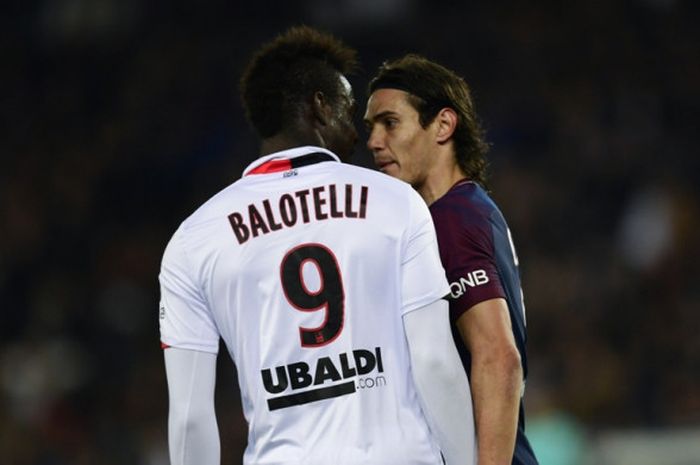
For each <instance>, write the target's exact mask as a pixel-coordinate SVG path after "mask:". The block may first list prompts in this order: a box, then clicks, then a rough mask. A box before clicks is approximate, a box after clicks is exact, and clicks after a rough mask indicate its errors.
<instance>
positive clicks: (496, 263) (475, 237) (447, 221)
mask: <svg viewBox="0 0 700 465" xmlns="http://www.w3.org/2000/svg"><path fill="white" fill-rule="evenodd" d="M430 212H431V214H432V216H433V221H434V223H435V229H436V231H437V237H438V244H439V247H440V257H441V258H442V264H443V266H444V268H445V272H446V274H447V280H448V281H449V283H450V291H451V295H450V297H451V298H450V318H451V320H452V322H453V325H452V330H453V335H454V337H455V341H456V342H457V348H458V350H459V352H460V356H461V357H462V363H463V364H464V367H465V370H466V371H467V374H468V375H469V374H470V371H471V370H470V368H471V355H470V354H469V352H468V351H467V349H466V347H465V345H464V344H463V343H462V339H461V337H460V336H459V333H458V332H457V329H456V326H455V325H454V322H456V321H457V319H458V318H459V317H460V316H461V315H462V314H463V313H464V312H466V311H467V310H468V309H470V308H471V307H473V306H474V305H476V304H478V303H480V302H483V301H486V300H489V299H494V298H499V297H500V298H503V299H505V300H506V302H507V304H508V312H509V313H510V320H511V323H512V327H513V336H514V337H515V343H516V345H517V347H518V350H519V351H520V358H521V360H522V365H523V374H524V376H525V377H526V378H527V352H526V350H525V343H526V341H527V332H526V317H525V305H524V303H523V294H522V290H521V286H520V273H519V270H518V257H517V255H516V253H515V248H514V246H513V240H512V237H511V234H510V230H509V229H508V225H507V223H506V221H505V218H504V217H503V214H502V213H501V211H500V210H499V209H498V207H497V206H496V204H495V203H494V202H493V200H492V199H491V197H489V195H488V194H487V193H486V191H484V189H482V188H481V187H480V186H479V185H478V184H476V183H474V182H470V181H461V182H459V183H457V184H455V185H454V186H453V187H452V188H451V189H450V190H449V191H448V192H447V194H445V195H444V196H443V197H441V198H440V199H438V200H437V201H435V202H434V203H433V204H432V205H431V206H430ZM513 465H537V459H536V458H535V455H534V453H533V452H532V448H531V447H530V444H529V442H528V440H527V438H526V437H525V417H524V410H523V404H522V400H521V402H520V417H519V419H518V434H517V438H516V444H515V454H514V457H513Z"/></svg>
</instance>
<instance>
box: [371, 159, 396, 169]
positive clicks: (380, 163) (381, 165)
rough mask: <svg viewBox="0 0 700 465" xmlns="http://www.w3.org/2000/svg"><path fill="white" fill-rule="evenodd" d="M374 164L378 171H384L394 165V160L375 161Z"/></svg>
mask: <svg viewBox="0 0 700 465" xmlns="http://www.w3.org/2000/svg"><path fill="white" fill-rule="evenodd" d="M374 164H375V165H376V166H377V168H379V170H380V171H386V170H387V169H388V168H389V167H390V166H391V165H396V162H395V161H394V160H375V161H374Z"/></svg>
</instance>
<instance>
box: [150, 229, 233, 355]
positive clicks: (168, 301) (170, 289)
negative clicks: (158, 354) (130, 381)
mask: <svg viewBox="0 0 700 465" xmlns="http://www.w3.org/2000/svg"><path fill="white" fill-rule="evenodd" d="M192 271H193V269H192V265H191V264H190V262H189V260H188V256H187V253H186V251H185V247H184V237H183V232H182V228H181V229H179V230H178V231H177V232H176V233H175V234H174V235H173V237H172V238H171V239H170V242H169V243H168V245H167V247H166V248H165V253H164V254H163V260H162V263H161V269H160V275H159V276H158V280H159V282H160V316H159V319H160V340H161V344H162V345H163V346H164V347H177V348H180V349H191V350H199V351H203V352H209V353H214V354H215V353H218V350H219V332H218V329H217V327H216V323H215V322H214V318H213V316H212V313H211V311H210V309H209V307H208V305H207V303H206V300H205V299H204V297H203V296H202V292H201V290H200V286H199V285H198V284H197V281H196V280H195V279H194V278H193V277H192V274H193V273H192Z"/></svg>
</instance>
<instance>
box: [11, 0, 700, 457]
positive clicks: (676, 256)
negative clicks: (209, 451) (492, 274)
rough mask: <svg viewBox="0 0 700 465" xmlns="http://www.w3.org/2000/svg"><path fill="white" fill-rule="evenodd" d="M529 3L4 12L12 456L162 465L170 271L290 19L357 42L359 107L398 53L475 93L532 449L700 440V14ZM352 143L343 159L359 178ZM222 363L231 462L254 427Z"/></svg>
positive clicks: (652, 5) (65, 4)
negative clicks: (514, 290) (245, 72)
mask: <svg viewBox="0 0 700 465" xmlns="http://www.w3.org/2000/svg"><path fill="white" fill-rule="evenodd" d="M526 3H529V4H526ZM533 3H534V2H518V1H515V0H512V1H501V2H495V1H494V2H457V1H447V0H430V1H429V0H412V1H411V0H354V1H353V0H341V1H336V2H324V1H321V0H306V1H300V0H297V1H280V2H266V1H257V2H245V3H244V2H230V1H223V0H222V1H205V2H177V1H176V2H171V1H164V0H157V1H149V2H145V1H140V0H45V1H40V2H10V3H8V4H6V5H5V7H4V8H3V10H5V11H4V13H3V14H2V15H0V16H1V19H0V25H1V26H2V27H1V28H0V30H1V32H0V40H1V42H0V44H1V45H0V47H1V48H0V50H1V52H2V54H1V57H2V58H1V59H0V70H1V73H0V76H1V79H0V83H1V86H2V87H1V90H0V108H1V112H0V115H1V118H2V120H1V121H0V130H1V131H2V132H1V133H0V160H1V164H0V309H1V311H0V461H1V462H2V463H3V464H31V465H35V464H36V465H44V464H46V465H54V464H55V465H63V464H93V463H94V464H105V465H109V464H127V463H128V464H144V465H146V464H148V465H156V464H158V465H160V464H164V463H167V456H166V418H167V389H166V385H165V378H164V369H163V363H162V353H161V349H160V348H159V340H158V324H157V320H158V319H157V311H158V310H157V309H158V305H157V304H158V284H157V275H158V269H159V262H160V256H161V254H162V251H163V248H164V247H165V244H166V242H167V240H168V239H169V237H170V235H171V234H172V233H173V232H174V230H175V229H176V228H177V226H178V224H179V222H180V221H182V220H183V219H184V218H185V217H186V216H187V215H188V214H189V213H190V212H192V211H193V210H194V209H195V208H196V207H197V206H198V205H199V204H200V203H201V202H203V201H204V200H206V199H207V198H208V197H210V196H211V195H212V194H214V193H216V192H217V191H218V190H220V189H221V188H223V187H224V186H226V185H227V184H229V183H231V182H232V181H234V180H235V179H237V178H238V177H239V176H240V174H241V171H242V169H243V168H244V167H245V166H246V165H247V164H248V163H249V162H251V161H252V160H253V159H254V158H255V157H256V155H257V150H258V149H257V142H256V139H255V136H254V134H253V133H252V131H251V130H250V129H249V128H248V127H247V125H246V123H245V120H244V118H243V113H242V110H241V106H240V102H239V100H238V97H237V81H238V78H239V76H240V73H241V70H242V67H243V66H244V64H245V62H246V59H247V58H248V57H249V56H250V54H251V52H252V51H253V50H254V49H255V48H256V47H257V46H259V45H260V44H261V43H262V42H263V41H266V40H268V39H270V38H272V37H273V36H274V35H276V34H278V33H280V32H282V31H283V30H284V29H286V28H287V27H288V26H290V25H294V24H301V23H305V24H309V25H312V26H317V27H320V28H322V29H324V30H327V31H330V32H333V33H334V34H336V35H337V36H339V37H341V38H342V39H344V40H345V41H346V42H347V43H348V44H349V45H351V46H353V47H355V48H357V49H358V50H359V52H360V58H361V61H362V63H363V69H362V70H361V71H360V72H359V73H358V74H357V75H356V76H353V77H352V78H351V81H352V82H353V84H354V85H355V91H356V96H357V99H358V103H359V105H360V108H361V113H362V112H363V111H364V104H365V102H366V95H365V86H366V83H367V81H368V79H369V78H370V77H371V76H372V74H373V73H374V71H375V70H376V68H377V66H378V65H379V64H380V63H381V62H382V61H383V60H384V59H386V58H392V57H397V56H399V55H401V54H403V53H406V52H418V53H421V54H424V55H426V56H428V57H429V58H432V59H435V60H437V61H440V62H442V63H443V64H445V65H447V66H449V67H451V68H453V69H455V70H456V71H458V72H459V73H460V74H461V75H463V76H464V77H465V79H466V80H467V82H468V83H469V84H470V85H471V87H472V89H473V93H474V97H475V100H476V105H477V110H478V112H479V114H480V116H481V118H482V120H483V122H484V126H485V128H486V130H487V134H488V140H489V142H490V143H491V144H492V150H491V152H490V155H489V157H490V163H491V188H492V192H493V197H494V198H495V200H496V201H497V202H498V203H499V205H500V206H501V208H502V210H503V212H504V214H505V215H506V218H507V219H508V220H509V223H510V227H511V230H512V231H513V235H514V239H515V242H516V246H517V247H518V253H519V257H520V262H521V270H522V275H523V287H524V292H525V302H526V305H527V311H528V313H527V316H528V326H529V343H528V344H529V346H528V347H529V360H530V365H531V376H530V379H529V382H528V394H527V400H528V419H529V422H530V423H531V424H532V425H533V428H535V429H534V430H533V436H537V434H539V433H537V431H540V430H538V429H537V428H538V427H542V425H543V424H547V423H546V422H547V419H551V418H554V417H556V418H559V419H562V418H564V419H565V424H566V425H567V427H568V428H570V429H571V431H573V432H574V433H575V435H577V436H576V437H578V438H579V439H581V440H583V441H591V442H594V441H595V440H596V438H597V437H598V435H599V434H600V432H601V431H606V430H610V429H630V430H639V429H649V428H651V429H654V430H673V429H676V428H687V427H697V426H698V425H700V342H699V341H700V339H699V338H698V337H697V333H698V330H699V329H700V316H699V313H700V273H699V272H698V266H697V264H698V261H699V260H700V246H699V245H698V230H699V226H700V219H699V216H698V214H699V213H700V192H699V190H700V182H699V181H700V161H699V157H698V153H697V145H696V141H697V131H698V128H699V127H700V126H699V124H698V123H699V119H698V110H699V107H700V60H698V57H699V56H700V53H699V52H700V43H699V41H698V39H699V33H698V31H699V30H700V28H698V26H697V22H698V19H699V18H700V15H698V9H699V8H698V6H697V5H698V4H697V2H692V1H690V0H688V1H681V0H636V1H608V2H554V1H544V2H537V6H534V5H533ZM359 122H360V120H359V118H358V123H359ZM360 137H361V141H360V143H359V144H358V147H357V152H356V157H355V160H354V162H355V163H357V164H360V165H364V166H371V156H370V154H369V152H368V151H367V149H366V148H365V146H364V141H365V140H366V133H364V130H360ZM219 360H220V365H221V366H220V368H221V369H220V373H219V384H218V388H217V405H218V413H219V423H220V426H221V430H222V444H223V456H224V459H225V461H224V463H238V462H239V461H240V456H241V453H242V448H243V447H244V446H245V441H246V427H245V424H244V422H243V418H242V414H241V412H240V406H239V404H238V397H237V396H238V393H237V388H236V385H235V375H234V372H233V370H232V367H231V362H230V360H229V358H228V355H227V354H226V352H225V351H222V356H221V357H219ZM542 438H544V439H542ZM533 442H537V446H538V447H543V446H541V445H540V444H545V445H546V443H547V436H546V435H545V436H544V437H542V436H537V437H535V438H533ZM570 463H574V462H570ZM576 463H578V462H576ZM543 465H545V464H544V463H543Z"/></svg>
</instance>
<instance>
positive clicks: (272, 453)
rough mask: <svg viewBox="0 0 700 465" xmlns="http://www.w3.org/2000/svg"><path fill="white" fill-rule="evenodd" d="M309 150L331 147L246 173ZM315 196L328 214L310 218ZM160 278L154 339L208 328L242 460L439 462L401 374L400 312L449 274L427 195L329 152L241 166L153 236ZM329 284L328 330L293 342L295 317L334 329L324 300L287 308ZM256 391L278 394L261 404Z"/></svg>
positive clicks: (198, 341)
mask: <svg viewBox="0 0 700 465" xmlns="http://www.w3.org/2000/svg"><path fill="white" fill-rule="evenodd" d="M313 152H324V153H330V152H327V151H325V150H323V149H320V148H317V147H303V148H298V149H293V150H289V151H285V152H280V153H277V154H273V155H271V156H268V157H264V158H262V159H260V160H258V161H256V162H255V163H254V164H253V165H251V166H250V167H249V168H247V169H246V173H249V172H250V171H252V170H253V169H254V168H255V167H258V166H260V165H261V164H262V163H264V162H266V161H269V160H271V159H284V158H293V157H297V156H301V155H304V154H308V153H313ZM333 157H334V158H335V156H333ZM331 186H333V187H331ZM347 186H351V187H350V188H348V187H347ZM314 188H318V189H317V191H313V189H314ZM307 190H308V194H304V192H306V191H307ZM314 192H315V194H314ZM347 193H349V194H350V195H349V198H348V199H346V194H347ZM363 193H364V195H365V196H366V199H367V201H366V208H365V209H363V207H362V206H361V205H360V200H361V198H362V196H363ZM285 194H287V197H286V199H287V202H288V203H286V204H285V205H286V208H287V217H286V218H287V220H290V217H291V215H290V214H289V209H290V206H289V205H290V202H294V203H295V207H294V208H296V210H297V221H296V222H295V223H294V225H293V226H287V225H284V224H283V223H282V220H281V210H280V208H281V207H280V198H282V196H284V195H285ZM314 195H316V197H317V198H318V200H319V202H314V200H313V197H314ZM333 197H335V200H336V201H335V202H333ZM290 199H291V200H290ZM301 199H306V200H307V202H304V201H302V200H301ZM265 200H268V202H267V204H266V203H265V202H264V201H265ZM317 203H318V210H319V212H318V213H320V215H321V216H324V215H326V216H328V219H321V220H319V219H317V216H318V213H317V211H316V210H317V207H316V204H317ZM251 205H252V207H251ZM303 206H306V207H307V209H308V210H309V211H308V218H307V219H308V222H305V221H303V220H302V217H303V215H302V212H303ZM266 208H267V210H270V212H271V216H272V218H271V220H270V219H269V218H268V216H269V215H268V213H267V210H266ZM251 212H252V213H251ZM255 212H257V214H258V216H259V218H258V219H257V220H255V221H257V223H258V224H259V223H260V222H261V221H262V222H264V223H266V225H267V226H268V229H269V232H264V228H262V226H260V227H258V228H257V229H256V232H258V233H259V234H258V235H257V237H254V235H253V233H252V230H253V229H254V228H253V226H252V223H251V220H250V218H249V217H250V215H251V214H254V213H255ZM363 212H364V218H360V217H359V216H362V213H363ZM233 214H238V215H239V217H238V220H236V221H243V222H244V223H246V224H247V226H248V232H249V234H248V236H249V237H248V238H247V239H245V240H241V239H239V238H238V237H237V236H236V235H235V234H234V229H235V228H234V226H232V220H230V219H229V215H233ZM332 215H336V216H342V217H340V218H333V217H331V216H332ZM254 216H255V215H254ZM352 216H356V217H352ZM260 218H262V220H261V219H260ZM288 222H289V223H292V222H291V220H290V221H288ZM237 224H238V223H237ZM275 225H276V226H275ZM275 228H276V229H275ZM273 229H275V230H273ZM238 231H239V233H240V231H241V230H238ZM241 235H242V236H244V235H245V234H243V233H241ZM298 247H301V248H300V249H297V250H298V251H309V250H312V249H313V250H314V253H315V254H316V255H317V256H318V255H319V254H321V255H322V258H323V260H325V265H323V264H320V262H319V260H321V259H317V258H314V257H311V259H307V260H301V259H298V257H297V255H295V254H294V253H292V251H293V249H295V248H298ZM290 254H291V255H290ZM285 257H288V259H287V262H286V263H287V264H288V265H289V264H291V266H290V269H291V272H289V270H287V271H288V273H287V274H286V275H284V273H283V272H282V263H283V262H284V261H285ZM290 257H291V258H290ZM294 257H297V259H298V260H300V261H298V262H295V261H294V259H293V258H294ZM307 258H308V257H307ZM322 267H323V269H322ZM336 269H337V271H335V270H336ZM283 276H286V278H284V279H285V280H286V286H283V285H282V280H283ZM338 276H339V277H338ZM294 282H296V285H297V286H300V287H299V288H298V289H297V290H296V291H295V290H293V289H292V287H293V284H294ZM160 283H161V320H160V323H161V326H160V329H161V341H162V342H163V343H165V344H167V345H169V346H171V347H176V348H181V349H190V350H197V351H204V352H209V353H212V354H214V353H216V352H217V349H218V341H219V337H220V336H221V337H222V338H223V340H224V342H225V344H226V347H227V348H228V350H229V352H230V354H231V357H232V359H233V360H234V362H235V364H236V366H237V369H238V375H239V384H240V391H241V396H242V405H243V410H244V414H245V417H246V419H247V421H248V423H249V438H248V439H249V441H248V447H247V449H246V452H245V456H244V463H245V464H246V465H254V464H263V463H264V464H265V465H275V464H290V465H291V464H302V463H303V464H307V465H312V464H323V465H327V464H329V463H333V464H337V465H342V464H358V463H373V464H377V465H381V464H386V465H388V464H403V465H407V464H408V465H410V464H416V465H417V464H431V465H436V464H439V463H440V462H441V459H440V452H439V449H438V446H437V443H436V440H435V439H434V437H433V436H431V434H430V432H429V430H428V428H427V427H426V420H425V418H424V417H423V412H422V409H421V408H420V404H419V401H418V397H417V393H416V389H415V384H414V382H413V380H412V377H411V375H410V373H411V372H410V369H409V363H410V356H409V351H408V346H407V343H406V338H405V335H404V332H403V324H402V316H403V315H404V314H406V313H408V312H411V311H413V310H415V309H417V308H420V307H422V306H424V305H427V304H429V303H431V302H434V301H435V300H437V299H439V298H441V297H442V296H444V295H446V294H448V293H449V287H448V284H447V281H446V279H445V277H444V270H443V268H442V266H441V264H440V261H439V255H438V251H437V242H436V238H435V231H434V227H433V224H432V221H431V218H430V214H429V211H428V208H427V206H426V205H425V203H424V202H423V200H422V199H421V198H420V197H419V196H418V194H416V193H415V192H414V191H413V189H411V187H410V186H409V185H408V184H405V183H403V182H401V181H398V180H395V179H393V178H390V177H388V176H385V175H383V174H381V173H378V172H374V171H371V170H367V169H363V168H359V167H356V166H352V165H347V164H342V163H339V162H335V161H330V162H321V163H317V164H313V165H309V166H303V167H300V168H296V169H292V170H288V171H284V172H276V173H269V174H250V175H248V176H245V177H243V178H242V179H240V180H239V181H237V182H235V183H234V184H232V185H231V186H229V187H228V188H226V189H224V190H223V191H221V192H220V193H219V194H217V195H215V196H214V197H213V198H212V199H210V200H209V201H208V202H206V203H205V204H204V205H202V206H201V207H200V208H199V209H198V210H197V211H196V212H195V213H194V214H192V215H191V216H190V217H189V218H187V219H186V220H185V221H184V222H183V223H182V224H181V225H180V227H179V229H178V230H177V231H176V233H175V234H174V235H173V237H172V239H171V241H170V243H169V244H168V246H167V248H166V251H165V254H164V257H163V262H162V267H161V274H160ZM334 283H335V284H338V283H342V288H341V287H340V286H339V285H334ZM300 289H301V290H300ZM331 289H336V291H337V292H336V295H335V297H330V299H331V300H333V301H335V302H343V303H344V312H343V315H342V318H341V319H340V320H341V322H342V326H339V327H338V328H337V330H336V331H331V335H332V336H334V337H333V338H332V339H330V340H324V339H322V338H321V339H318V340H319V341H321V343H319V344H318V345H315V343H314V341H311V344H308V343H307V344H306V345H305V346H303V345H302V341H301V337H302V336H301V334H302V333H301V332H302V328H305V329H306V330H310V329H314V328H320V327H323V326H324V324H325V325H326V328H327V329H328V328H333V324H332V323H333V319H332V318H331V319H330V320H329V321H326V320H325V319H326V317H327V315H331V316H332V315H333V314H336V313H340V312H332V311H326V307H324V306H323V302H321V303H319V304H318V305H319V308H318V309H316V310H313V309H308V308H307V309H306V310H304V309H301V308H300V307H303V306H304V305H306V306H307V307H308V306H309V305H310V304H309V302H307V301H311V300H313V294H316V293H319V294H320V295H321V296H325V292H327V291H329V290H331ZM330 307H332V308H336V307H337V306H336V305H331V306H329V308H330ZM314 334H317V333H315V332H312V335H314ZM319 337H320V336H319ZM278 367H279V368H278ZM363 370H364V371H366V372H362V371H363ZM306 371H308V373H307V372H306ZM265 373H267V388H266V383H265V378H264V374H265ZM284 381H286V386H285V383H284ZM340 385H343V386H345V389H352V390H353V391H354V392H351V393H347V394H345V395H339V396H336V397H331V398H326V399H323V400H316V401H312V402H308V403H303V404H300V405H292V406H285V405H284V404H285V401H284V400H280V399H279V398H280V397H285V396H287V395H291V394H298V393H307V394H306V395H308V396H314V395H315V394H309V393H317V390H318V389H321V388H329V387H332V386H336V388H338V386H340ZM275 388H277V389H275ZM272 391H274V392H272ZM278 391H279V392H278ZM292 399H294V398H292ZM268 400H272V403H273V404H274V403H275V402H277V403H279V404H276V408H274V409H271V408H272V404H268ZM291 402H292V403H293V401H291Z"/></svg>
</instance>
